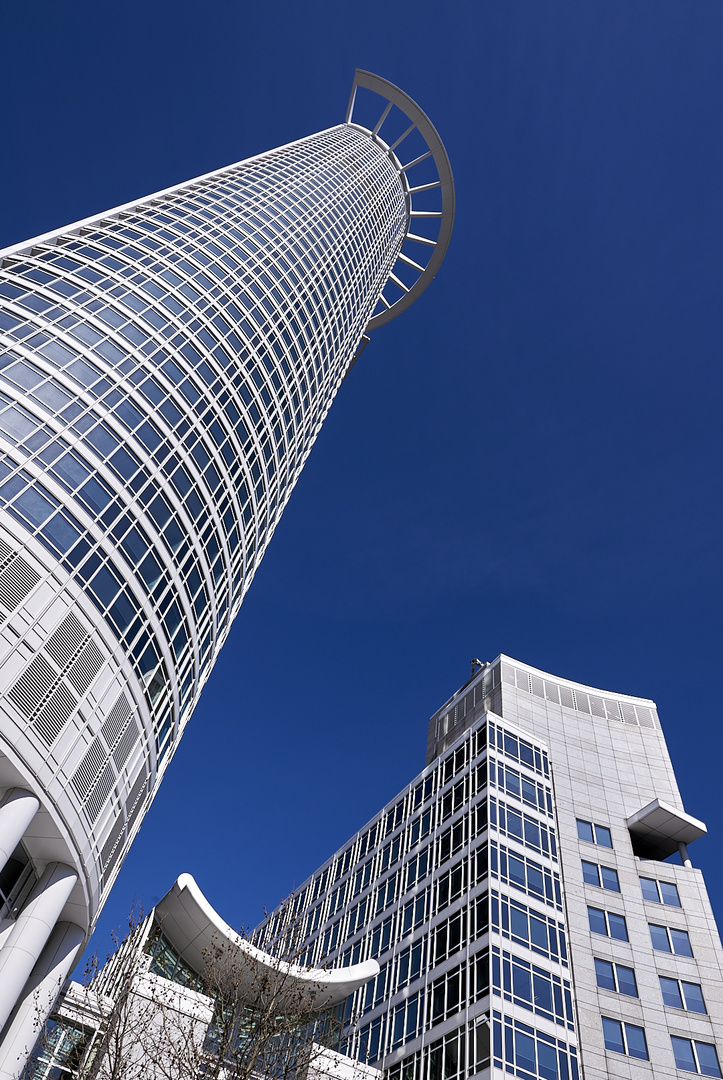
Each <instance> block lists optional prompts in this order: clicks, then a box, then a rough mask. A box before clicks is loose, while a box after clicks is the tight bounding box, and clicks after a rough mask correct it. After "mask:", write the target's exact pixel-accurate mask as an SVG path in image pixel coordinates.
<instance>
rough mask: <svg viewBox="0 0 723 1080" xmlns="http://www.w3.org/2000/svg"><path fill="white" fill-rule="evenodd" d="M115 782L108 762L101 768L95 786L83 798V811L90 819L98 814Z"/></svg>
mask: <svg viewBox="0 0 723 1080" xmlns="http://www.w3.org/2000/svg"><path fill="white" fill-rule="evenodd" d="M114 784H115V774H114V772H113V769H112V767H111V764H110V762H108V764H107V765H106V767H105V768H104V769H103V772H102V773H101V774H100V776H99V777H98V780H97V782H96V785H95V787H94V788H93V790H92V791H91V793H90V795H89V796H88V798H87V799H86V800H85V812H86V814H87V815H88V817H89V818H90V820H91V821H95V819H96V818H97V817H98V814H99V813H100V812H101V809H102V808H103V804H104V802H105V800H106V799H107V798H108V796H109V795H110V793H111V791H112V790H113V785H114Z"/></svg>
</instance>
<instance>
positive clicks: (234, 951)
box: [155, 874, 379, 1010]
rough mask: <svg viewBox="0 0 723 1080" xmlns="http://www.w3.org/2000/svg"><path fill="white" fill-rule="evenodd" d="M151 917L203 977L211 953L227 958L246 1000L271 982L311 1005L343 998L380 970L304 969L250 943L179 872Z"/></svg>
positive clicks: (368, 966) (368, 964)
mask: <svg viewBox="0 0 723 1080" xmlns="http://www.w3.org/2000/svg"><path fill="white" fill-rule="evenodd" d="M155 910H156V921H157V922H158V923H159V925H160V927H161V930H162V931H163V934H164V936H165V937H166V938H167V939H168V941H169V942H170V943H171V945H172V946H173V947H174V949H176V950H177V952H178V953H179V954H180V956H181V957H182V958H183V959H184V960H185V961H186V963H187V964H189V965H190V966H191V967H192V968H193V969H194V971H197V972H198V973H199V974H200V975H201V976H202V977H203V974H204V970H206V969H207V968H208V966H209V962H210V960H212V958H213V957H215V956H218V955H222V956H223V958H224V963H229V962H230V963H232V964H233V967H234V975H235V977H236V979H237V980H238V982H237V985H239V984H240V987H241V992H242V995H243V990H244V987H246V988H247V994H248V1000H249V1003H251V1002H252V1001H253V1000H255V999H256V998H257V996H258V992H259V987H260V986H261V985H264V986H266V987H268V986H269V985H271V986H273V985H274V984H275V985H276V986H277V987H278V988H279V990H280V992H281V994H282V995H286V994H288V995H289V996H291V995H296V996H297V998H302V997H303V1000H304V1002H305V1003H306V1004H307V1005H308V1006H309V1007H311V1008H313V1009H319V1010H321V1009H324V1008H327V1007H328V1006H330V1005H337V1004H339V1003H340V1002H342V1001H344V999H345V998H346V997H348V995H349V994H351V993H352V991H353V990H356V989H357V988H358V987H360V986H363V985H364V984H365V983H367V982H369V980H370V979H373V978H374V976H375V975H377V974H378V973H379V965H378V964H377V962H376V960H366V961H365V962H364V963H363V964H356V965H355V966H353V967H345V968H330V969H329V970H324V969H323V968H303V967H300V966H299V965H297V964H289V963H286V962H285V961H283V960H279V959H277V958H276V957H274V956H271V955H270V954H269V953H267V952H264V951H263V949H259V948H257V947H256V946H255V945H252V944H251V942H250V941H246V939H245V938H242V937H241V936H240V935H239V934H237V933H236V931H235V930H233V929H232V928H231V927H230V926H229V925H228V923H227V922H225V921H224V920H223V919H222V918H221V916H220V915H219V914H218V912H216V911H215V910H214V909H213V908H212V907H211V905H210V904H209V902H208V900H207V899H206V897H205V896H204V895H203V893H202V892H201V890H200V889H199V887H198V885H197V884H196V882H195V880H194V878H193V877H192V876H191V875H190V874H181V876H180V877H179V878H178V880H177V881H176V883H175V884H174V885H173V887H172V888H171V889H170V890H169V891H168V892H167V893H166V895H165V896H164V897H163V899H162V900H161V901H160V902H159V903H158V904H157V905H156V909H155Z"/></svg>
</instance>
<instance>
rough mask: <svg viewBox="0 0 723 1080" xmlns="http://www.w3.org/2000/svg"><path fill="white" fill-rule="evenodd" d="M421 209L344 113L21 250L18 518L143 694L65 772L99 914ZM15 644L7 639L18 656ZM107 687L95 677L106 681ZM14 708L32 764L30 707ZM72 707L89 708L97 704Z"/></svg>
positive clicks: (6, 493)
mask: <svg viewBox="0 0 723 1080" xmlns="http://www.w3.org/2000/svg"><path fill="white" fill-rule="evenodd" d="M407 221H408V215H407V207H406V202H405V195H404V191H403V187H402V184H401V183H400V178H399V173H398V170H397V169H396V167H395V165H394V163H393V161H391V160H390V158H389V156H388V155H387V154H386V153H385V152H384V150H383V149H382V148H381V147H380V146H378V145H377V144H376V143H375V142H374V140H372V139H370V138H369V137H368V136H367V135H366V134H364V133H362V132H360V131H358V130H355V129H354V128H352V127H349V126H347V125H340V126H338V127H336V128H332V129H330V130H328V131H325V132H321V133H320V134H318V135H314V136H311V137H309V138H307V139H304V140H301V141H300V142H297V143H294V144H291V145H290V146H286V147H282V148H280V149H278V150H274V151H271V152H269V153H268V154H265V155H261V156H260V157H257V158H254V159H251V160H249V161H246V162H241V163H239V164H237V165H234V166H231V167H230V168H227V169H223V170H220V171H219V172H217V173H214V174H210V175H209V176H206V177H202V178H200V179H198V180H196V181H192V182H190V183H188V184H186V185H182V186H181V187H179V188H176V189H173V190H172V191H171V192H169V193H167V194H162V195H161V196H160V197H158V198H157V199H153V198H151V199H146V200H142V202H141V203H138V204H135V205H130V206H127V207H124V208H123V209H122V211H120V212H118V213H116V214H114V215H113V216H106V217H104V218H101V219H98V220H95V221H91V222H88V223H87V224H86V225H85V226H82V225H81V226H80V227H70V228H69V229H68V230H65V231H64V232H62V233H59V234H57V235H54V236H52V237H45V238H41V240H40V241H39V242H33V244H32V246H30V247H28V246H25V247H24V248H22V249H17V248H16V249H12V250H11V251H8V252H6V253H5V256H4V259H3V265H2V269H0V299H2V309H1V311H0V329H1V330H2V345H3V352H2V358H1V359H0V451H2V456H1V457H0V508H1V509H2V519H3V522H4V525H5V528H6V529H7V530H8V534H9V536H10V538H11V539H12V538H14V539H15V540H20V541H22V542H23V543H25V544H26V545H28V546H29V547H30V548H32V549H33V550H34V551H36V553H37V554H38V556H39V557H41V558H42V559H43V561H44V562H45V563H46V564H47V567H48V570H47V573H46V574H45V581H46V582H48V581H50V580H51V579H52V580H53V581H54V582H55V583H56V584H55V587H56V591H57V589H58V585H57V582H58V580H59V579H61V578H63V577H64V576H65V577H67V578H68V580H69V581H71V582H74V583H75V585H76V586H77V588H76V591H78V589H79V590H80V591H81V592H82V593H83V594H84V596H85V598H86V602H85V603H84V610H85V619H87V617H88V613H89V612H90V613H91V616H92V615H93V611H94V618H95V621H96V630H97V635H96V636H97V637H98V642H97V644H96V645H95V646H94V648H95V649H96V653H97V654H98V655H100V656H101V658H102V659H101V663H102V664H105V665H106V667H105V668H104V671H106V676H107V680H108V679H110V677H111V676H110V674H109V672H110V671H111V667H112V671H113V673H114V674H113V677H115V674H116V673H117V666H118V664H119V663H123V666H124V668H125V685H124V689H123V691H122V692H121V691H120V690H119V689H118V688H117V689H116V690H115V691H114V693H113V694H108V695H106V697H105V698H104V704H103V706H102V707H100V708H96V710H95V711H94V713H93V714H92V715H91V714H90V712H88V711H86V712H85V713H84V714H83V724H82V725H78V724H76V727H78V726H80V727H82V729H83V730H82V731H78V733H77V738H76V740H75V742H74V744H73V747H72V748H69V747H66V749H65V757H64V762H63V770H64V771H63V775H64V776H65V778H66V780H68V779H70V781H71V782H70V783H65V790H64V798H65V799H66V801H68V802H69V804H72V807H70V805H69V807H68V808H67V809H66V811H65V812H64V814H65V819H66V821H67V822H71V824H69V826H68V827H69V829H70V831H71V832H78V830H80V832H83V830H84V837H83V841H82V843H81V840H80V837H78V841H77V842H78V845H79V847H83V848H86V849H87V858H88V860H89V861H90V862H92V863H94V867H93V871H94V872H93V873H91V877H92V878H93V879H94V882H91V884H90V892H91V893H93V894H94V895H93V902H92V905H91V906H92V908H93V909H94V910H97V909H98V906H99V902H100V894H101V893H102V895H103V896H104V895H105V894H106V892H107V889H108V887H109V885H110V884H111V882H112V879H113V877H114V875H115V872H116V871H117V868H118V867H119V865H120V862H121V861H122V854H123V852H124V851H125V850H126V848H127V845H128V843H129V842H130V840H131V838H132V834H133V832H134V831H135V829H136V828H137V824H138V822H139V821H140V816H142V815H140V816H138V817H137V820H136V822H135V823H134V824H133V826H132V828H131V825H130V823H129V821H128V819H129V817H130V815H131V812H132V811H133V809H134V807H135V808H136V813H137V808H138V806H141V805H143V806H145V805H147V803H148V801H150V797H152V794H153V791H154V790H155V788H156V787H157V784H158V781H159V779H160V776H161V775H162V771H163V768H165V764H166V763H167V761H168V759H169V757H170V753H171V752H172V750H173V747H174V746H175V744H176V742H177V739H178V737H179V736H180V733H181V732H182V730H183V727H184V725H185V723H186V722H187V720H188V717H189V716H190V713H191V711H192V709H193V706H194V704H195V702H196V700H197V698H198V694H199V692H200V690H201V688H202V686H203V684H204V682H205V680H206V678H207V677H208V674H209V672H210V669H211V667H212V665H213V662H214V659H215V657H216V655H217V654H218V650H219V648H220V646H221V644H222V643H223V641H224V639H225V637H226V635H227V633H228V629H229V627H230V623H231V621H232V619H233V617H234V615H235V614H236V612H237V610H238V607H239V605H240V603H241V600H242V597H243V595H244V593H245V591H246V589H247V588H248V586H249V584H250V582H251V580H252V578H253V575H254V573H255V570H256V568H257V566H258V564H259V561H260V559H261V557H262V555H263V552H264V550H265V548H266V545H267V543H268V541H269V539H270V537H271V535H272V533H273V531H274V528H275V526H276V524H277V522H278V520H279V517H280V515H281V512H282V510H283V507H284V505H285V503H286V500H287V499H288V497H289V494H290V492H291V489H292V488H293V486H294V483H295V481H296V479H297V478H298V475H299V472H300V470H301V468H302V466H303V464H304V462H305V460H306V457H307V456H308V453H309V451H310V449H311V446H312V444H313V442H314V440H315V438H316V435H317V434H318V431H319V428H320V426H321V423H322V421H323V419H324V417H325V415H326V412H327V411H328V409H329V407H330V405H331V402H332V400H333V398H334V396H335V394H336V391H337V390H338V388H339V386H340V384H341V382H342V380H343V378H344V376H345V374H346V372H347V371H348V369H349V367H350V365H351V363H352V361H353V358H354V355H355V353H356V351H357V349H358V346H359V343H360V340H361V338H362V334H363V332H364V329H365V327H366V326H367V324H368V323H369V320H370V318H371V315H372V312H373V310H374V308H375V305H376V303H377V301H378V298H379V296H380V294H381V291H382V289H383V287H384V284H385V282H386V280H387V278H388V275H389V273H390V271H391V269H392V266H393V264H394V261H395V259H396V257H397V254H398V252H399V250H400V247H401V244H402V242H403V239H404V236H405V232H406V228H407ZM88 600H89V601H91V604H90V605H89V604H88V603H87V601H88ZM82 621H83V626H85V620H82ZM35 625H36V631H37V633H38V635H39V636H40V637H42V636H45V638H46V639H47V638H48V637H49V634H50V633H51V632H52V631H54V630H55V629H56V628H57V624H56V623H54V624H53V625H52V628H51V627H50V622H49V620H48V619H47V618H46V619H45V622H43V621H42V618H41V617H40V616H38V618H37V619H36V621H35ZM2 634H3V626H2V625H0V636H2ZM14 641H15V639H14V637H12V638H11V637H8V636H6V638H5V642H6V651H7V650H8V649H9V650H10V651H12V647H13V645H14ZM96 653H94V654H93V656H94V658H95V660H96V666H97V656H96ZM111 654H115V657H116V661H115V662H114V663H113V664H111V659H110V657H111ZM35 655H36V656H39V655H44V645H43V644H40V645H39V646H38V648H37V649H36V652H35ZM26 660H27V657H26ZM31 662H32V659H31V660H30V661H29V662H23V663H21V664H15V665H9V666H6V667H4V668H3V671H9V670H12V671H13V679H12V681H9V682H8V683H7V685H4V686H1V687H0V690H4V691H6V692H7V691H10V690H11V689H12V688H13V686H15V685H16V683H18V682H19V681H20V680H21V679H22V678H23V676H24V674H25V673H26V672H27V670H28V666H29V663H31ZM109 665H110V666H109ZM56 667H57V665H56V666H55V667H52V668H51V667H49V671H50V672H51V674H49V675H48V679H50V678H51V675H52V680H53V684H52V686H51V687H50V689H49V690H48V694H51V693H53V692H55V689H57V687H56V684H57V685H58V686H60V685H61V684H62V687H63V690H64V692H66V693H67V692H70V690H69V688H68V685H67V680H66V675H65V673H64V672H65V669H63V670H60V669H58V670H56ZM86 668H87V665H86ZM129 668H130V670H129ZM106 669H107V670H106ZM106 676H100V678H101V679H102V678H103V677H106ZM94 677H95V676H93V675H91V674H90V669H87V670H86V672H85V675H84V676H83V679H84V682H83V686H84V687H85V690H87V689H88V688H89V687H90V685H91V683H92V681H93V678H94ZM76 678H80V675H78V676H76ZM86 684H87V686H86ZM84 692H85V691H84ZM124 694H126V695H127V696H126V699H125V700H126V701H127V702H128V704H129V707H130V708H131V709H133V710H134V712H135V714H136V716H137V720H138V728H137V735H136V736H135V738H133V739H131V737H130V735H129V734H128V732H129V731H130V730H131V729H129V728H127V727H126V728H124V729H123V731H122V732H121V734H120V735H119V736H118V740H117V741H114V740H112V739H111V742H108V739H109V737H110V736H109V735H108V734H106V735H104V736H103V737H102V738H101V736H100V735H99V733H100V730H101V728H102V727H103V726H104V724H106V727H105V729H104V730H105V731H106V733H107V732H109V731H110V730H111V729H112V728H113V720H112V718H113V716H115V714H116V713H117V712H118V711H119V710H120V711H121V712H123V711H124V709H125V706H124V705H123V695H124ZM15 698H16V699H17V701H19V702H21V704H20V705H18V706H17V707H16V712H15V714H14V717H13V721H14V727H13V739H14V742H15V746H16V750H17V751H18V752H19V753H21V754H22V752H23V751H22V746H20V747H19V746H18V738H17V732H18V730H19V725H20V723H21V722H22V720H23V713H22V701H23V700H24V699H23V698H22V696H21V695H20V692H19V691H18V692H17V693H16V694H15ZM70 707H71V709H73V708H75V709H76V712H77V710H78V709H82V694H78V695H75V697H73V696H72V694H71V699H70ZM8 708H10V706H8ZM18 709H19V710H20V711H19V712H18V711H17V710H18ZM6 711H7V710H6ZM78 715H80V713H78ZM25 720H26V721H27V722H28V726H30V724H31V723H32V717H31V716H30V715H28V716H27V717H25ZM109 721H110V726H107V725H108V722H109ZM124 722H125V723H127V721H126V720H125V719H124ZM66 723H67V718H66V719H65V720H63V718H62V717H58V718H56V726H58V733H57V734H56V735H55V736H54V735H53V734H52V733H51V734H50V735H49V736H47V739H46V741H47V742H48V747H47V752H48V758H49V759H52V758H53V753H54V750H55V739H56V738H58V737H60V738H62V736H61V735H60V731H61V729H63V728H64V727H65V724H66ZM2 724H3V727H5V726H6V723H5V717H3V720H2ZM71 726H72V725H71ZM8 734H9V733H8ZM28 738H29V739H30V734H28ZM32 738H33V739H34V740H35V743H34V752H35V753H36V754H37V752H38V749H37V743H38V734H37V732H36V733H35V734H34V735H33V736H32ZM119 747H120V748H121V751H120V752H119ZM141 747H142V757H143V759H144V761H145V765H143V762H142V761H140V759H139V755H138V754H137V753H135V752H134V750H138V749H140V748H141ZM111 754H113V755H114V756H115V763H114V765H113V766H112V765H111V764H110V758H111ZM30 757H31V754H30V749H28V751H27V755H26V760H30ZM128 761H131V762H132V763H133V767H132V769H130V771H129V768H130V767H129V766H127V765H126V762H128ZM69 762H75V765H74V766H73V769H74V771H73V772H72V773H71V772H70V771H69V770H70V765H69ZM56 764H57V768H56V771H55V774H54V775H56V776H60V775H61V771H62V770H61V767H60V764H59V763H56ZM124 768H125V772H124V771H123V770H124ZM146 769H149V770H150V773H151V786H150V788H148V786H147V779H146ZM144 798H145V800H146V801H145V802H144ZM139 800H140V802H139ZM76 818H77V822H78V823H79V824H77V825H74V824H73V823H72V821H74V820H75V819H76Z"/></svg>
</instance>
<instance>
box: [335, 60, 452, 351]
mask: <svg viewBox="0 0 723 1080" xmlns="http://www.w3.org/2000/svg"><path fill="white" fill-rule="evenodd" d="M360 88H361V89H364V90H371V91H372V92H373V93H375V94H379V96H380V97H382V98H384V99H385V100H386V102H387V105H386V107H385V109H384V111H383V112H382V113H381V115H380V117H379V119H378V121H377V123H376V124H375V126H374V127H373V128H367V127H363V126H362V125H361V124H358V123H356V122H355V121H354V108H355V105H356V99H357V90H358V89H360ZM393 106H396V108H397V109H399V110H400V111H401V112H402V113H404V115H405V116H406V117H407V118H408V119H409V121H410V126H409V127H408V128H407V129H406V130H405V131H404V132H403V133H402V135H401V136H400V137H399V138H397V139H396V140H395V141H394V142H392V143H391V145H389V144H387V143H386V142H385V141H384V140H383V139H382V137H381V135H380V130H381V128H382V126H383V124H384V122H385V120H386V119H387V117H388V116H389V113H390V112H391V110H392V107H393ZM346 123H347V124H349V125H350V126H351V127H356V128H358V129H359V130H361V131H364V132H366V134H367V135H370V136H371V138H372V139H374V141H375V142H376V143H377V144H378V145H379V146H382V147H383V148H384V149H385V150H386V151H387V153H388V154H389V156H390V158H391V160H392V162H393V163H394V165H395V166H396V168H397V169H398V170H399V173H400V178H401V181H402V185H403V187H404V192H405V195H406V198H407V208H408V214H409V219H408V224H407V234H406V237H405V242H406V241H411V242H412V243H415V244H417V245H419V248H420V249H422V250H424V249H429V248H431V249H432V251H431V255H430V257H429V259H428V260H427V262H426V264H425V263H420V262H419V261H418V260H417V259H412V258H410V257H409V256H408V255H406V254H405V253H404V252H403V251H402V250H401V249H400V252H399V255H398V256H397V262H396V263H395V265H394V267H393V268H392V272H391V273H390V275H389V279H390V281H392V282H393V283H394V285H396V286H397V288H398V289H399V291H400V293H401V295H400V296H399V297H398V298H397V299H395V300H393V301H391V302H390V301H389V300H388V299H387V297H386V296H385V295H384V294H382V297H381V310H379V311H378V312H377V313H376V314H374V315H373V316H372V318H371V319H370V321H369V323H368V325H367V330H376V328H377V327H378V326H383V325H384V323H387V322H390V321H391V320H392V319H394V318H396V316H397V315H399V314H401V312H402V311H405V310H406V309H407V308H408V307H409V306H410V305H411V304H413V303H414V301H415V300H416V299H417V297H418V296H420V295H421V294H422V293H423V292H424V290H425V289H426V288H427V286H428V285H429V283H430V282H431V281H432V278H433V277H434V276H435V274H436V273H437V271H438V270H439V267H440V266H441V264H442V260H443V259H444V256H445V254H446V252H447V248H448V247H449V241H450V238H451V236H452V226H453V224H454V203H455V197H454V178H453V176H452V167H451V165H450V163H449V158H448V157H447V151H446V150H445V149H444V145H443V143H442V140H441V139H440V137H439V135H438V133H437V130H436V128H435V127H434V125H433V124H432V122H431V120H430V119H429V117H428V116H427V115H426V114H425V113H423V112H422V110H421V109H420V108H419V106H418V105H417V104H416V103H415V102H414V101H412V99H411V98H410V97H409V96H408V95H407V94H405V93H404V91H403V90H400V89H399V87H398V86H395V85H394V83H391V82H389V81H388V79H382V78H381V76H379V75H373V74H372V73H371V72H370V71H361V70H360V69H359V68H357V70H356V72H355V75H354V84H353V86H352V89H351V97H350V99H349V107H348V109H347V113H346ZM413 131H417V132H419V134H420V135H421V136H422V139H423V140H424V142H425V143H426V145H427V151H426V152H425V153H422V154H421V155H419V154H418V155H416V156H415V157H414V158H413V160H411V161H408V162H407V163H406V164H404V165H403V164H402V160H403V159H402V158H400V157H399V154H398V153H397V150H398V148H400V147H402V145H403V143H404V140H405V139H407V138H408V137H409V136H410V135H411V134H412V132H413ZM429 158H431V159H432V160H433V162H434V165H435V166H436V170H437V179H436V180H434V181H432V182H431V183H426V184H421V185H416V186H415V184H414V183H413V182H411V181H410V179H409V176H408V175H407V174H408V173H409V172H410V170H411V169H412V168H414V167H415V166H417V165H419V164H421V162H422V161H424V160H428V159H429ZM434 189H437V190H439V192H440V194H441V199H442V205H441V209H439V210H431V211H430V210H419V209H415V207H414V199H413V196H414V195H417V194H421V192H423V191H431V190H434ZM422 218H427V219H429V218H432V219H437V220H438V221H439V234H438V235H437V237H436V239H431V238H429V237H426V236H420V235H417V234H416V233H414V232H413V225H414V222H415V220H419V219H422ZM402 247H404V245H402ZM399 263H402V264H404V267H405V268H407V269H409V268H411V269H412V270H414V271H416V272H417V273H418V277H417V278H416V280H415V281H414V282H413V283H412V284H411V285H409V284H407V282H405V281H403V280H402V279H401V278H400V277H399V276H398V273H395V271H397V269H398V267H399Z"/></svg>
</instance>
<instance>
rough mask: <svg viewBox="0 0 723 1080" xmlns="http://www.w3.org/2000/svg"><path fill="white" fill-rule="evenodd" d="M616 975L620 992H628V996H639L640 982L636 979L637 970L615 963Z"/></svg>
mask: <svg viewBox="0 0 723 1080" xmlns="http://www.w3.org/2000/svg"><path fill="white" fill-rule="evenodd" d="M615 975H616V977H617V980H618V993H620V994H627V996H628V997H637V996H638V984H637V982H636V981H635V972H634V971H633V969H632V968H629V967H624V966H623V965H622V964H615Z"/></svg>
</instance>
